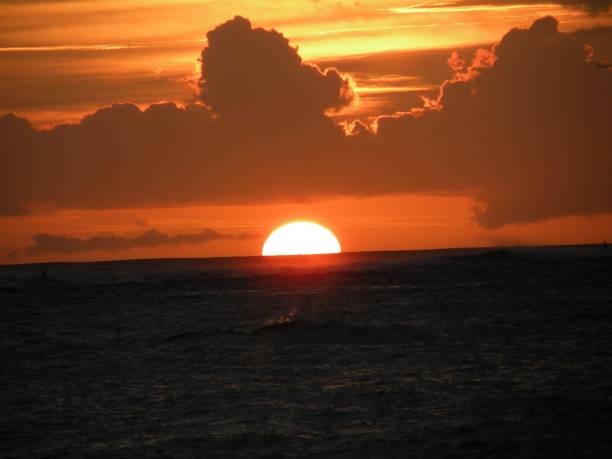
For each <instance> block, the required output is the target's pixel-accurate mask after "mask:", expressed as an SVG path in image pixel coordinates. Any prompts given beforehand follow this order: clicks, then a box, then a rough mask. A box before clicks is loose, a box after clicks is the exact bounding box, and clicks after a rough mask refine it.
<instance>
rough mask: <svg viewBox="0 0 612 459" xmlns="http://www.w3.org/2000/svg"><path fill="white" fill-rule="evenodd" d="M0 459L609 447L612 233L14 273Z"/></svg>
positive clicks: (1, 276) (2, 369) (537, 453)
mask: <svg viewBox="0 0 612 459" xmlns="http://www.w3.org/2000/svg"><path fill="white" fill-rule="evenodd" d="M0 338H1V341H0V342H1V363H0V457H2V458H13V457H15V458H22V457H23V458H80V457H84V458H174V457H176V458H200V457H204V458H211V457H213V458H214V457H230V458H231V457H244V458H251V457H343V458H354V457H380V458H389V457H402V458H404V457H415V458H444V457H447V458H484V457H487V458H527V457H534V458H536V457H537V458H540V457H550V458H578V457H589V458H610V457H612V248H611V249H610V250H608V249H606V248H604V247H596V246H582V247H544V248H511V249H472V250H466V249H463V250H442V251H421V252H380V253H348V254H339V255H325V256H302V257H273V258H261V257H251V258H223V259H201V260H198V259H189V260H143V261H121V262H105V263H59V264H47V265H22V266H0Z"/></svg>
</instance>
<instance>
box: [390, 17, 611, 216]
mask: <svg viewBox="0 0 612 459" xmlns="http://www.w3.org/2000/svg"><path fill="white" fill-rule="evenodd" d="M458 64H459V67H458V68H457V69H458V70H459V73H458V74H457V75H456V77H455V78H454V79H453V80H451V81H447V82H446V83H445V84H444V85H443V86H442V88H441V92H440V96H439V98H438V99H437V100H435V101H431V102H430V103H429V104H428V107H427V108H426V109H425V112H422V113H413V114H408V115H404V116H399V117H393V118H383V119H380V120H379V139H378V140H379V142H380V143H381V144H382V145H381V148H387V149H389V150H394V149H395V145H402V148H403V149H404V151H405V152H406V153H407V154H408V155H412V154H411V153H410V152H419V153H418V155H414V156H415V166H416V167H417V169H418V170H420V171H423V172H425V173H426V175H425V176H422V177H421V180H420V181H421V182H422V186H426V185H427V183H429V186H435V185H436V183H438V184H439V187H440V188H441V189H445V188H447V187H450V188H455V189H458V188H459V187H461V186H463V187H464V188H465V189H466V190H468V192H470V193H472V194H473V195H475V196H476V197H478V198H479V199H480V200H481V202H482V204H483V205H482V207H481V208H479V209H477V212H476V215H477V217H478V219H479V221H480V223H482V224H483V225H485V226H489V227H496V226H500V225H503V224H506V223H512V222H528V221H534V220H538V219H542V218H546V217H556V216H564V215H570V214H583V215H587V214H593V213H602V212H610V211H612V187H611V186H610V182H609V179H608V178H607V176H608V171H610V170H611V167H612V149H611V147H610V141H609V139H610V138H609V136H608V134H607V130H608V129H609V125H610V120H612V73H611V72H609V71H608V70H606V69H602V68H601V66H599V65H595V64H594V63H592V62H589V60H588V50H587V49H585V47H584V45H583V44H582V43H580V42H578V41H576V40H574V39H572V38H570V37H569V36H567V35H565V34H563V33H560V32H558V30H557V21H556V20H555V19H554V18H552V17H545V18H542V19H539V20H537V21H535V22H534V24H533V25H532V26H531V27H530V28H529V29H526V30H522V29H514V30H512V31H510V32H509V33H508V34H506V35H505V36H504V37H503V39H502V40H501V42H500V43H499V44H498V45H497V46H495V47H494V49H493V50H492V51H491V52H487V51H480V52H478V53H477V54H476V55H475V57H474V60H473V62H472V64H471V66H469V67H468V68H464V69H463V70H461V68H460V66H461V63H460V62H459V63H457V62H456V61H455V62H454V63H453V65H458Z"/></svg>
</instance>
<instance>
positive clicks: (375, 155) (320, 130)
mask: <svg viewBox="0 0 612 459" xmlns="http://www.w3.org/2000/svg"><path fill="white" fill-rule="evenodd" d="M470 53H471V50H459V52H458V53H457V54H454V55H452V56H451V59H450V62H449V64H450V67H451V68H452V69H453V72H454V75H453V76H452V77H451V78H449V79H448V80H447V81H445V82H444V83H443V84H442V86H441V89H440V92H439V94H438V95H437V96H435V97H433V98H431V99H428V100H427V102H426V103H425V104H423V105H420V106H417V107H412V108H411V107H410V106H406V107H405V109H404V110H403V112H402V113H398V114H396V115H394V116H386V117H381V118H379V119H378V122H377V130H373V129H369V128H368V127H367V126H365V125H363V124H358V125H356V126H355V127H354V128H353V129H352V131H351V130H350V129H347V130H348V131H350V132H351V134H352V135H346V133H345V129H343V128H342V127H341V126H339V125H337V124H336V123H334V121H333V120H332V118H330V117H329V116H328V115H327V114H326V111H327V110H329V109H334V108H338V107H342V106H345V105H346V104H347V103H349V101H350V94H351V92H350V88H349V87H348V82H347V80H346V79H345V78H344V77H343V76H342V75H340V74H339V73H338V72H337V71H335V70H326V71H321V70H319V69H318V68H316V67H311V66H308V65H305V64H303V63H302V61H301V60H300V58H299V56H298V55H297V52H296V50H295V49H294V48H292V47H291V46H290V45H289V43H288V42H287V40H286V39H284V38H283V37H282V35H280V34H278V33H277V32H274V31H265V30H263V29H253V28H252V27H251V26H250V24H249V23H248V21H246V20H245V19H242V18H236V19H234V20H232V21H230V22H228V23H225V24H223V25H222V26H220V27H218V28H217V29H215V30H214V31H213V32H211V33H210V34H209V47H208V48H207V49H205V50H204V52H203V79H202V81H201V88H202V94H201V97H202V100H203V101H204V102H206V103H207V104H208V107H207V106H204V105H197V104H192V105H188V106H186V107H183V108H181V107H177V106H176V105H173V104H161V105H152V106H150V107H149V108H148V109H146V110H145V111H142V110H140V109H138V108H137V107H136V106H134V105H129V104H124V105H115V106H113V107H111V108H106V109H102V110H99V111H97V112H96V113H94V114H92V115H90V116H88V117H86V118H84V119H83V120H82V121H81V122H80V123H79V124H76V125H64V126H58V127H55V128H53V129H50V130H45V131H37V130H35V129H33V128H32V127H31V126H30V125H29V123H28V122H27V121H25V120H23V119H20V118H17V117H14V116H5V117H3V118H1V119H0V138H1V139H2V141H1V142H0V161H1V164H0V212H2V213H3V214H5V215H6V214H15V213H20V212H21V213H25V212H32V211H35V210H37V209H50V208H53V207H59V208H117V207H139V206H161V205H168V206H172V205H181V204H187V203H198V202H246V201H250V202H254V201H263V200H276V201H278V200H292V199H303V198H313V197H314V198H316V197H317V196H323V195H333V194H344V195H366V194H369V195H372V194H383V193H397V192H416V193H452V194H464V195H471V196H474V197H475V198H477V200H478V201H479V202H480V205H479V207H478V209H476V213H475V215H476V217H477V219H478V221H479V222H480V223H481V224H482V225H484V226H487V227H496V226H500V225H503V224H507V223H517V222H529V221H536V220H540V219H543V218H549V217H556V216H566V215H590V214H595V213H606V212H612V187H610V186H609V177H608V174H609V171H610V170H612V157H611V156H612V154H611V150H610V142H609V134H608V130H609V122H610V119H612V72H610V70H609V69H606V68H603V67H602V66H601V65H596V63H594V62H592V61H591V60H590V58H589V51H588V50H586V49H585V47H584V45H583V43H582V42H581V41H579V40H578V39H576V37H575V36H571V35H568V34H564V33H560V32H559V31H558V30H557V22H556V20H555V19H553V18H550V17H548V18H542V19H540V20H538V21H536V22H535V23H534V24H533V25H532V26H531V28H529V29H513V30H511V31H510V32H508V33H507V34H506V35H505V36H504V37H503V38H502V40H501V42H500V43H499V44H498V45H496V46H495V47H493V48H490V49H488V50H479V51H475V52H473V53H472V54H473V55H472V56H470V55H469V54H470ZM466 62H469V64H466Z"/></svg>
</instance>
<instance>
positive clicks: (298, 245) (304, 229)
mask: <svg viewBox="0 0 612 459" xmlns="http://www.w3.org/2000/svg"><path fill="white" fill-rule="evenodd" d="M339 252H340V243H339V242H338V239H337V238H336V236H334V233H332V232H331V231H330V230H328V229H327V228H325V227H324V226H321V225H319V224H317V223H311V222H305V221H301V222H292V223H288V224H286V225H283V226H281V227H279V228H277V229H275V230H274V231H272V234H270V236H268V239H266V242H265V243H264V245H263V249H262V251H261V254H262V255H264V256H268V255H314V254H321V253H339Z"/></svg>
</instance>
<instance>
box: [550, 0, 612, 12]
mask: <svg viewBox="0 0 612 459" xmlns="http://www.w3.org/2000/svg"><path fill="white" fill-rule="evenodd" d="M553 3H557V4H559V5H562V6H566V7H568V8H578V9H583V10H587V11H589V12H590V13H592V14H598V13H605V12H606V11H608V10H609V9H610V5H612V0H553Z"/></svg>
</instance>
